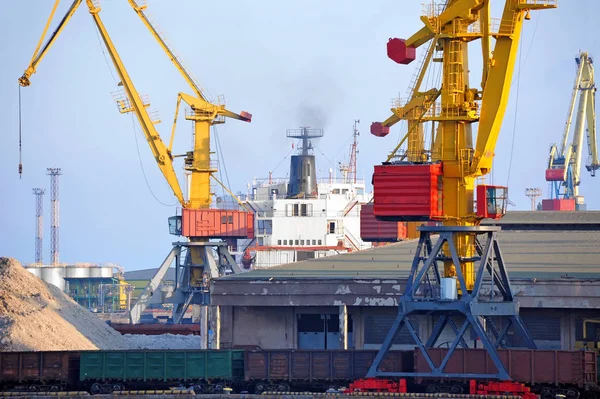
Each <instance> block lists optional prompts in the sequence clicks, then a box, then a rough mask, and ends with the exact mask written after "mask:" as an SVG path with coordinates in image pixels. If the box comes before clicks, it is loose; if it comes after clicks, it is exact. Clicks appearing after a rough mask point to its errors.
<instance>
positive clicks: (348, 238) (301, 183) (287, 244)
mask: <svg viewBox="0 0 600 399" xmlns="http://www.w3.org/2000/svg"><path fill="white" fill-rule="evenodd" d="M357 122H358V121H355V124H354V133H353V134H354V141H353V144H352V147H351V151H350V162H349V164H347V165H341V164H340V165H339V171H340V172H341V175H342V177H341V178H338V177H337V176H336V175H335V174H334V171H333V169H329V176H327V177H324V178H323V177H322V178H319V177H317V171H318V169H317V166H316V158H315V155H314V148H313V145H312V140H313V139H315V138H319V137H322V136H323V130H322V129H311V128H308V127H301V128H299V129H288V130H287V132H286V135H287V137H288V138H292V139H297V140H299V141H300V142H301V144H300V146H299V147H298V152H297V154H296V155H292V156H291V160H290V169H289V177H286V178H272V177H269V178H267V179H264V180H257V179H255V180H254V181H253V182H252V184H251V185H250V190H249V192H248V195H247V198H246V200H245V203H246V205H247V207H248V208H250V209H251V210H252V211H253V212H254V214H255V238H254V239H253V240H252V241H250V242H246V243H244V244H243V245H242V246H241V248H240V249H242V250H243V257H242V259H241V262H242V264H243V266H244V267H245V268H247V269H248V268H266V267H272V266H277V265H281V264H285V263H291V262H297V261H301V260H306V259H314V258H321V257H325V256H330V255H335V254H339V253H345V252H351V251H358V250H363V249H367V248H370V247H371V243H368V242H363V241H362V240H361V238H360V209H361V205H363V204H365V203H368V202H369V201H370V200H371V198H372V193H367V192H366V187H365V182H364V180H363V179H359V178H358V177H357V176H356V153H357V149H356V144H357V137H358V130H357V128H356V123H357Z"/></svg>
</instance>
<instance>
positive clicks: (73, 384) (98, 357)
mask: <svg viewBox="0 0 600 399" xmlns="http://www.w3.org/2000/svg"><path fill="white" fill-rule="evenodd" d="M444 351H446V349H432V350H430V354H431V355H432V358H433V359H434V361H436V359H437V361H441V359H442V358H443V356H444ZM376 355H377V351H372V350H295V349H287V350H286V349H281V350H280V349H278V350H235V349H232V350H168V351H164V350H163V351H160V350H147V351H140V350H133V351H83V352H72V351H67V352H60V351H57V352H4V353H0V390H1V391H22V390H26V391H64V390H78V391H82V390H83V391H88V392H90V393H91V394H100V393H110V392H113V391H122V390H150V389H170V388H174V387H175V388H186V389H188V388H192V389H194V391H195V392H196V393H197V394H201V393H218V392H221V391H223V390H224V389H225V388H231V389H232V390H233V391H234V392H244V391H247V392H251V393H263V392H266V391H277V392H291V391H301V392H304V391H313V392H324V391H325V390H327V389H330V388H333V389H339V388H340V387H348V386H350V384H351V383H352V382H353V381H356V380H359V379H361V378H364V376H365V375H366V373H367V371H368V369H369V366H370V365H371V363H372V362H373V360H374V358H375V356H376ZM499 355H500V358H501V359H502V361H503V363H504V365H505V367H506V369H507V370H509V373H510V375H511V378H512V379H513V381H516V382H520V383H523V384H525V385H527V386H528V387H530V388H531V391H532V392H534V393H536V394H538V395H540V396H541V398H542V399H547V398H554V397H555V395H557V394H563V395H565V396H566V397H567V399H576V398H579V397H582V398H585V399H592V398H594V399H598V398H600V389H599V381H598V359H599V358H598V356H597V354H596V353H595V352H592V351H553V350H534V351H532V350H520V349H518V350H517V349H514V350H508V349H506V350H499ZM381 369H382V370H384V371H403V372H423V371H429V368H428V366H427V364H426V362H425V361H424V359H423V357H422V355H421V352H420V351H419V350H407V351H392V352H390V353H389V354H388V355H387V356H386V358H385V359H384V362H383V364H382V367H381ZM493 370H494V366H493V365H492V363H491V361H490V360H489V358H488V355H487V353H486V352H485V351H484V350H482V349H459V350H457V351H456V352H455V353H454V354H453V357H452V358H451V359H450V361H449V362H448V366H447V367H446V371H447V372H449V373H450V372H451V373H462V374H468V373H472V372H474V371H476V372H491V371H493ZM406 383H407V385H408V389H409V391H410V392H451V393H468V392H469V386H472V385H471V384H472V382H471V381H469V380H467V379H464V380H462V379H450V378H444V379H443V380H439V379H438V380H434V379H428V378H423V377H420V378H411V379H407V380H406Z"/></svg>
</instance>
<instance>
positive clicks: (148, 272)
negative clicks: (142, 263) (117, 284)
mask: <svg viewBox="0 0 600 399" xmlns="http://www.w3.org/2000/svg"><path fill="white" fill-rule="evenodd" d="M157 270H158V269H142V270H132V271H130V272H125V281H134V280H150V279H151V278H152V277H154V275H155V274H156V271H157ZM164 280H167V281H175V268H174V267H170V268H169V270H167V274H166V275H165V278H164Z"/></svg>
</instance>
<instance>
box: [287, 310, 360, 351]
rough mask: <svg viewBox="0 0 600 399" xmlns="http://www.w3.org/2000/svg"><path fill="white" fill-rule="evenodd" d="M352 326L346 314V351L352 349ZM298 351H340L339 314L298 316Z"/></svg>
mask: <svg viewBox="0 0 600 399" xmlns="http://www.w3.org/2000/svg"><path fill="white" fill-rule="evenodd" d="M353 325H354V322H353V321H352V315H351V314H348V349H351V348H354V334H353V331H354V328H353V327H354V326H353ZM298 349H342V345H341V343H340V316H339V314H337V313H332V314H299V315H298Z"/></svg>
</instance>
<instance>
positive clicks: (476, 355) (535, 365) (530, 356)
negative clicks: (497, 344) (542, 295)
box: [414, 348, 598, 399]
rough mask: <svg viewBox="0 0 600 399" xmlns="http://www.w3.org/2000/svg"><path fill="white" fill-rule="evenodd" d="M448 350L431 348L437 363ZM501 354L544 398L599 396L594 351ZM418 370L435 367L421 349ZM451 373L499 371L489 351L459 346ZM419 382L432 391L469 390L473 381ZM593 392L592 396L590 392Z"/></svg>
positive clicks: (520, 378) (517, 378)
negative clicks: (470, 382) (428, 362)
mask: <svg viewBox="0 0 600 399" xmlns="http://www.w3.org/2000/svg"><path fill="white" fill-rule="evenodd" d="M447 352H448V349H442V348H431V349H428V353H429V354H430V356H431V358H432V360H433V362H434V363H435V364H441V362H442V359H444V357H445V356H446V353H447ZM498 356H499V357H500V360H501V361H502V364H504V367H505V368H506V369H507V370H508V372H509V373H510V376H511V378H512V379H513V380H514V381H518V382H521V383H524V384H526V385H527V386H528V387H530V388H531V391H532V392H534V393H536V394H538V395H540V397H541V398H542V399H544V398H555V397H556V395H557V394H561V395H565V396H566V398H567V399H576V398H578V397H579V396H581V394H583V396H591V397H594V395H597V390H598V363H597V362H598V356H597V354H596V353H595V352H592V351H557V350H530V349H499V350H498ZM414 369H415V371H417V372H430V371H431V369H430V367H429V365H428V364H427V362H426V361H425V358H424V357H423V355H422V353H421V351H419V350H415V351H414ZM444 371H445V372H447V373H460V374H472V373H493V372H496V371H497V370H496V367H495V366H494V364H493V362H492V360H491V358H490V356H489V354H488V353H487V351H486V350H484V349H457V350H456V351H455V352H454V354H453V355H452V357H451V358H450V360H449V361H448V364H447V366H446V368H445V369H444ZM414 383H415V384H418V385H420V386H424V387H425V389H426V391H428V392H450V393H463V392H468V387H469V381H468V380H466V379H465V380H461V379H450V378H445V379H444V381H439V380H438V381H436V380H432V379H428V378H424V377H421V378H417V379H415V381H414ZM589 393H592V395H588V394H589Z"/></svg>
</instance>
